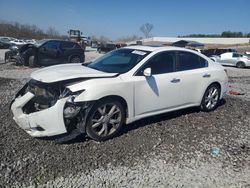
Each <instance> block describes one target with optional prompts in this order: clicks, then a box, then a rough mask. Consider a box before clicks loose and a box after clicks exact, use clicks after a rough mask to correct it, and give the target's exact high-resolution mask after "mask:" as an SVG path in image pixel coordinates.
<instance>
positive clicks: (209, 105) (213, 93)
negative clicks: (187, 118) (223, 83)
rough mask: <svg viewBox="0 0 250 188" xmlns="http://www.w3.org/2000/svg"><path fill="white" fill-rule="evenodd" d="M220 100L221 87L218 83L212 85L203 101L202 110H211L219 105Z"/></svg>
mask: <svg viewBox="0 0 250 188" xmlns="http://www.w3.org/2000/svg"><path fill="white" fill-rule="evenodd" d="M219 100H220V87H219V86H218V85H217V84H212V85H210V86H209V87H208V88H207V90H206V92H205V94H204V96H203V98H202V102H201V106H200V108H201V110H202V111H205V112H210V111H213V110H215V109H216V108H217V107H218V104H219Z"/></svg>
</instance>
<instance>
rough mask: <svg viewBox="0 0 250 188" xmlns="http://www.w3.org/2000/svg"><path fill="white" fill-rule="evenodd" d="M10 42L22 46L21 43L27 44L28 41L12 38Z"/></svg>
mask: <svg viewBox="0 0 250 188" xmlns="http://www.w3.org/2000/svg"><path fill="white" fill-rule="evenodd" d="M10 43H12V44H15V45H17V46H21V45H24V44H26V42H24V41H23V40H18V39H15V40H11V41H10Z"/></svg>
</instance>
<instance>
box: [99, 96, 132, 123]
mask: <svg viewBox="0 0 250 188" xmlns="http://www.w3.org/2000/svg"><path fill="white" fill-rule="evenodd" d="M106 99H113V100H117V101H119V102H120V103H121V104H122V106H123V107H124V110H125V113H126V114H125V115H126V118H127V117H128V114H129V113H128V103H127V101H126V100H125V99H124V98H123V97H121V96H119V95H108V96H105V97H102V98H100V99H98V100H96V102H98V101H101V100H106Z"/></svg>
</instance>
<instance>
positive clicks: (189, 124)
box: [0, 51, 250, 187]
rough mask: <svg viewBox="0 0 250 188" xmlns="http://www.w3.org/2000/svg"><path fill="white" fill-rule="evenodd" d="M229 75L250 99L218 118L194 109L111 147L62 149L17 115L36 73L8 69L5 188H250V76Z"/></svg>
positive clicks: (0, 178) (1, 164) (245, 72)
mask: <svg viewBox="0 0 250 188" xmlns="http://www.w3.org/2000/svg"><path fill="white" fill-rule="evenodd" d="M88 54H89V55H88ZM95 55H96V52H94V51H90V52H86V59H87V58H89V59H92V58H93V57H94V56H95ZM227 69H228V74H229V76H230V89H231V90H234V91H238V92H242V93H245V95H240V96H238V95H233V96H231V95H229V96H227V97H226V99H225V101H222V103H221V105H220V106H219V107H218V109H217V110H215V111H214V112H211V113H204V112H200V111H197V109H195V108H190V109H186V110H181V111H177V112H172V113H167V114H163V115H159V116H154V117H151V118H146V119H143V120H140V121H137V122H135V123H133V124H130V125H127V126H125V127H124V128H123V131H122V133H121V135H119V136H118V137H116V138H114V139H111V140H108V141H106V142H101V143H97V142H95V141H93V140H88V139H87V138H84V137H83V136H81V137H78V138H77V139H75V140H74V141H72V142H71V143H68V144H63V145H59V144H56V143H55V142H54V140H53V139H34V138H31V137H30V136H29V135H27V134H26V133H25V132H24V131H23V130H21V129H20V128H19V127H18V126H17V125H16V124H15V123H14V121H13V120H12V115H11V114H10V113H9V109H8V108H9V104H10V101H11V99H12V97H13V96H14V94H15V93H16V91H17V90H18V88H20V87H21V86H22V84H23V83H24V82H25V80H26V79H27V77H28V75H29V74H30V72H32V71H34V69H29V68H20V67H19V68H17V67H14V66H13V65H10V64H3V65H0V98H1V100H0V111H1V113H0V124H1V127H0V138H1V139H0V187H28V186H30V187H37V186H38V187H82V186H86V187H250V136H249V135H250V115H249V114H250V101H249V88H250V82H249V81H250V69H241V70H240V69H236V68H229V67H227ZM6 71H7V73H6ZM8 71H9V72H8ZM212 148H217V149H219V154H218V155H216V156H213V155H212V154H211V153H212Z"/></svg>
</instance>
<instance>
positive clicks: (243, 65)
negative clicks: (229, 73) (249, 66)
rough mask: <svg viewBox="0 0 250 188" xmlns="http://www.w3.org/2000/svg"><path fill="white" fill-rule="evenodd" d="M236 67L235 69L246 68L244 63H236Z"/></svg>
mask: <svg viewBox="0 0 250 188" xmlns="http://www.w3.org/2000/svg"><path fill="white" fill-rule="evenodd" d="M236 67H237V68H245V67H246V65H245V63H244V62H242V61H239V62H237V63H236Z"/></svg>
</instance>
